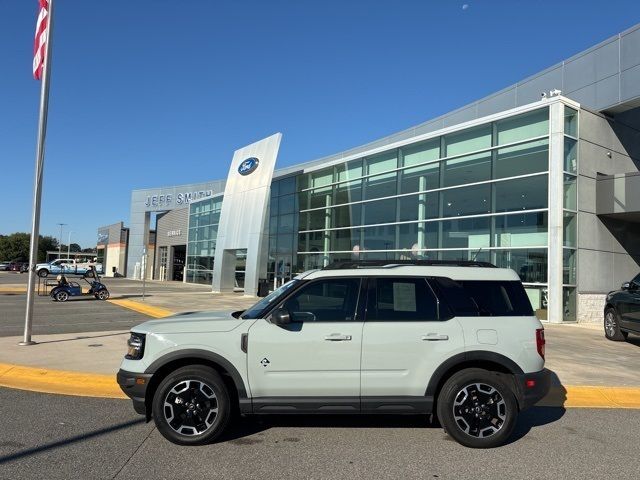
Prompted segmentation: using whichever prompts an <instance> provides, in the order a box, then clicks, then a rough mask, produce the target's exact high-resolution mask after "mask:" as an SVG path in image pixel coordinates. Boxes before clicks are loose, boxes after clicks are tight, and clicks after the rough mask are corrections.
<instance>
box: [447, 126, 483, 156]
mask: <svg viewBox="0 0 640 480" xmlns="http://www.w3.org/2000/svg"><path fill="white" fill-rule="evenodd" d="M444 139H445V144H446V149H447V150H446V152H447V153H446V156H447V157H451V156H452V155H460V154H462V153H467V152H473V151H475V150H481V149H483V148H489V147H491V125H490V124H489V125H482V126H480V127H476V128H472V129H469V130H464V131H462V132H458V133H452V134H450V135H447V136H445V137H444Z"/></svg>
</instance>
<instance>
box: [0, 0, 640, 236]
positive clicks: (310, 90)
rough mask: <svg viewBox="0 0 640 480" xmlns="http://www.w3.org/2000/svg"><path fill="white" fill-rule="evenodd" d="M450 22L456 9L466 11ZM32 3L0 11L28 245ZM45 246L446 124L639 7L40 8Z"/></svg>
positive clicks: (11, 161)
mask: <svg viewBox="0 0 640 480" xmlns="http://www.w3.org/2000/svg"><path fill="white" fill-rule="evenodd" d="M465 5H466V6H465ZM36 10H37V0H0V167H1V172H2V173H1V178H2V180H3V181H2V186H0V198H1V199H2V200H1V202H0V233H4V234H6V233H11V232H14V231H29V229H30V212H31V200H32V189H33V169H34V155H35V139H36V125H37V114H38V98H39V87H40V83H39V82H37V81H35V80H33V78H32V76H31V62H32V48H33V32H34V28H35V19H36ZM55 13H56V18H55V21H56V25H55V32H54V46H53V48H54V54H53V55H54V58H53V64H52V65H53V76H52V86H51V101H50V115H49V131H48V137H47V147H46V165H45V177H44V196H43V210H42V228H41V232H42V233H43V234H49V235H54V236H56V237H57V235H58V227H57V226H56V223H58V222H63V223H67V224H69V226H68V227H65V233H64V234H63V242H65V243H66V241H67V233H66V232H67V231H68V229H71V230H73V231H74V233H73V234H72V241H76V242H78V243H80V244H81V245H82V246H83V247H86V246H93V245H95V241H96V229H97V227H98V226H101V225H106V224H109V223H113V222H116V221H119V220H124V221H125V222H127V221H128V217H129V199H130V192H131V190H132V189H135V188H145V187H153V186H162V185H174V184H179V183H190V182H199V181H206V180H213V179H218V178H224V177H225V176H226V174H227V172H228V166H229V161H230V159H231V157H232V155H233V151H234V150H235V149H237V148H239V147H242V146H244V145H246V144H248V143H251V142H253V141H255V140H258V139H260V138H263V137H265V136H267V135H270V134H272V133H274V132H277V131H280V132H282V133H283V135H284V137H283V143H282V146H281V149H280V155H279V159H278V165H279V166H286V165H291V164H294V163H298V162H301V161H306V160H313V159H315V158H318V157H321V156H324V155H328V154H331V153H336V152H339V151H341V150H344V149H347V148H350V147H354V146H357V145H360V144H363V143H365V142H368V141H371V140H375V139H376V138H379V137H381V136H384V135H387V134H390V133H394V132H396V131H398V130H401V129H404V128H407V127H410V126H412V125H414V124H417V123H420V122H422V121H425V120H429V119H431V118H433V117H435V116H438V115H440V114H443V113H446V112H448V111H450V110H453V109H455V108H457V107H460V106H462V105H464V104H466V103H468V102H470V101H473V100H476V99H478V98H480V97H482V96H485V95H487V94H490V93H492V92H494V91H496V90H498V89H500V88H503V87H506V86H508V85H510V84H512V83H514V82H516V81H518V80H521V79H522V78H524V77H525V76H527V75H531V74H533V73H536V72H538V71H539V70H541V69H543V68H546V67H548V66H550V65H552V64H554V63H556V62H558V61H561V60H563V59H565V58H567V57H569V56H571V55H573V54H575V53H577V52H579V51H581V50H583V49H585V48H587V47H590V46H591V45H593V44H595V43H597V42H600V41H602V40H604V39H606V38H607V37H609V36H611V35H614V34H616V33H619V32H620V31H622V30H625V29H627V28H629V27H631V26H633V25H634V24H635V23H637V22H640V4H639V3H638V1H637V0H630V1H622V0H609V1H607V2H603V1H595V0H593V1H585V0H582V1H565V0H563V1H536V2H534V1H517V0H510V1H506V0H505V1H489V0H483V1H478V0H467V1H451V0H446V1H445V0H440V1H437V0H429V1H427V0H415V1H409V0H395V1H387V0H348V1H347V0H340V1H334V0H323V1H310V0H309V1H306V0H251V1H249V0H208V1H206V0H180V1H178V0H110V1H102V2H98V1H90V0H56V12H55Z"/></svg>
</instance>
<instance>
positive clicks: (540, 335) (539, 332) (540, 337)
mask: <svg viewBox="0 0 640 480" xmlns="http://www.w3.org/2000/svg"><path fill="white" fill-rule="evenodd" d="M544 344H545V341H544V328H538V329H536V348H537V349H538V354H539V355H540V356H541V357H542V359H543V360H544Z"/></svg>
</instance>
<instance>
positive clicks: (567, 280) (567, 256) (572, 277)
mask: <svg viewBox="0 0 640 480" xmlns="http://www.w3.org/2000/svg"><path fill="white" fill-rule="evenodd" d="M577 261H578V254H577V252H576V251H575V250H573V249H571V248H565V249H563V250H562V266H563V268H562V283H564V284H568V285H575V284H576V263H577Z"/></svg>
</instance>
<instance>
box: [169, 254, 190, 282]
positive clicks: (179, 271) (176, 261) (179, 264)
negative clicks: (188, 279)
mask: <svg viewBox="0 0 640 480" xmlns="http://www.w3.org/2000/svg"><path fill="white" fill-rule="evenodd" d="M172 248H173V268H172V275H171V280H175V281H177V282H182V280H183V278H184V261H185V259H186V256H187V248H186V246H185V245H176V246H175V247H172Z"/></svg>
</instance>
